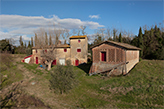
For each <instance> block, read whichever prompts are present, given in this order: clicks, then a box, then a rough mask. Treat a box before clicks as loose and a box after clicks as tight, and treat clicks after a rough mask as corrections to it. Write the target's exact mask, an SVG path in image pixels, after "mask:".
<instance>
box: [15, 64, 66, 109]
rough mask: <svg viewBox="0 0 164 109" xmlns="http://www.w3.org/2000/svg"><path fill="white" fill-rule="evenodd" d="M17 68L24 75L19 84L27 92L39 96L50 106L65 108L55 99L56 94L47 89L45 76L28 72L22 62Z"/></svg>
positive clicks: (47, 83) (47, 84) (47, 82)
mask: <svg viewBox="0 0 164 109" xmlns="http://www.w3.org/2000/svg"><path fill="white" fill-rule="evenodd" d="M18 69H20V70H22V74H23V75H24V79H23V82H22V84H21V86H22V87H23V89H24V90H25V91H26V92H27V93H28V94H30V95H32V96H35V97H37V98H39V99H40V100H41V101H43V102H44V103H45V104H46V105H48V106H50V107H52V108H57V109H58V108H65V107H63V106H62V103H59V101H58V100H57V99H56V98H57V97H58V96H57V95H56V94H54V93H53V92H52V91H51V90H50V89H49V81H48V80H46V79H45V78H44V79H43V77H42V75H37V74H34V73H32V72H30V71H29V70H28V69H26V68H25V67H24V66H23V65H22V64H19V65H18Z"/></svg>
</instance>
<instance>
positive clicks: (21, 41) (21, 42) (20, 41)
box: [19, 36, 23, 47]
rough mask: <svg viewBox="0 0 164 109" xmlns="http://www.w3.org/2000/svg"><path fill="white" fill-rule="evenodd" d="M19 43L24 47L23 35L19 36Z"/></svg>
mask: <svg viewBox="0 0 164 109" xmlns="http://www.w3.org/2000/svg"><path fill="white" fill-rule="evenodd" d="M19 44H20V46H21V47H23V40H22V36H20V38H19Z"/></svg>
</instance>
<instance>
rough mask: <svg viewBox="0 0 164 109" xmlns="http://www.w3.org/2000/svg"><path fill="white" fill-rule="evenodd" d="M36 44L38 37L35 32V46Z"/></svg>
mask: <svg viewBox="0 0 164 109" xmlns="http://www.w3.org/2000/svg"><path fill="white" fill-rule="evenodd" d="M37 44H38V38H37V34H36V33H35V47H36V46H37Z"/></svg>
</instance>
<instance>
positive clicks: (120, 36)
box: [119, 32, 122, 42]
mask: <svg viewBox="0 0 164 109" xmlns="http://www.w3.org/2000/svg"><path fill="white" fill-rule="evenodd" d="M119 42H122V35H121V32H120V34H119Z"/></svg>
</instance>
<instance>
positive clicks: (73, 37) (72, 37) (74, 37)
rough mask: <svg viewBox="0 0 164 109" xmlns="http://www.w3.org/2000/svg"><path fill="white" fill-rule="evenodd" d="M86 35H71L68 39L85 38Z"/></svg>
mask: <svg viewBox="0 0 164 109" xmlns="http://www.w3.org/2000/svg"><path fill="white" fill-rule="evenodd" d="M85 37H87V36H86V35H84V36H71V37H70V39H78V38H85Z"/></svg>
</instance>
